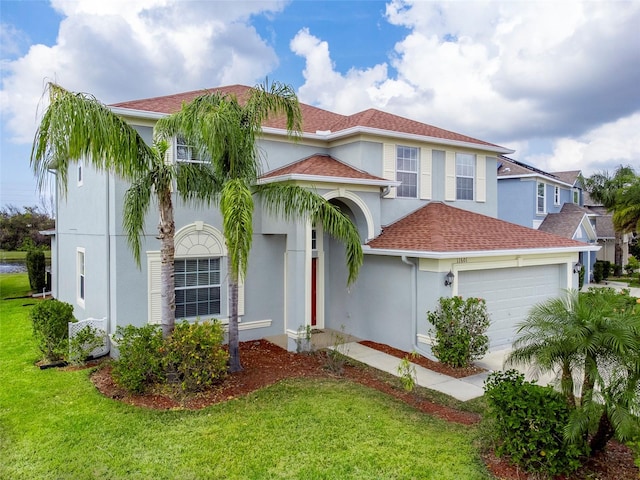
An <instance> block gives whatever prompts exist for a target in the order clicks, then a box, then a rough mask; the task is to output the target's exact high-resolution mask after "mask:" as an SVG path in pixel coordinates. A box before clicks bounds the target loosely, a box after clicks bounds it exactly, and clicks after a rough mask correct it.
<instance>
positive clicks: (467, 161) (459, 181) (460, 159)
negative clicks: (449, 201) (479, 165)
mask: <svg viewBox="0 0 640 480" xmlns="http://www.w3.org/2000/svg"><path fill="white" fill-rule="evenodd" d="M475 174H476V156H475V155H472V154H470V153H456V199H457V200H473V184H474V180H475Z"/></svg>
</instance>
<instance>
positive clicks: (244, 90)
mask: <svg viewBox="0 0 640 480" xmlns="http://www.w3.org/2000/svg"><path fill="white" fill-rule="evenodd" d="M250 90H251V88H250V87H247V86H244V85H231V86H227V87H218V88H212V89H203V90H194V91H191V92H184V93H178V94H174V95H166V96H163V97H153V98H146V99H142V100H132V101H127V102H120V103H114V104H112V105H111V106H112V107H116V108H124V109H130V110H139V111H145V112H153V113H166V114H170V113H174V112H177V111H178V110H180V108H181V106H182V104H183V103H184V102H189V101H191V100H193V99H194V98H196V97H198V96H200V95H204V94H206V93H211V92H214V91H215V92H220V93H226V94H230V95H235V96H236V97H238V99H239V100H241V101H242V98H243V97H246V96H247V95H248V94H249V91H250ZM300 108H301V110H302V118H303V127H302V130H303V131H304V132H305V133H317V132H319V131H323V132H326V131H330V132H333V133H335V132H340V131H343V130H347V129H349V128H353V127H365V128H373V129H380V130H387V131H392V132H400V133H407V134H414V135H420V136H426V137H433V138H440V139H443V140H451V141H459V142H466V143H471V144H477V145H484V146H489V147H495V148H496V149H497V150H504V148H503V147H500V146H498V145H494V144H492V143H488V142H485V141H483V140H478V139H477V138H472V137H469V136H466V135H462V134H459V133H455V132H451V131H449V130H444V129H442V128H438V127H434V126H433V125H428V124H426V123H421V122H417V121H415V120H410V119H408V118H404V117H400V116H398V115H393V114H391V113H386V112H382V111H380V110H375V109H369V110H365V111H363V112H360V113H356V114H354V115H340V114H338V113H334V112H330V111H328V110H323V109H321V108H317V107H314V106H312V105H307V104H305V103H300ZM263 126H265V127H272V128H280V129H285V128H286V124H285V121H284V117H280V118H273V119H269V120H268V121H267V122H266V123H265V124H264V125H263Z"/></svg>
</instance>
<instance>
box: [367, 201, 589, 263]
mask: <svg viewBox="0 0 640 480" xmlns="http://www.w3.org/2000/svg"><path fill="white" fill-rule="evenodd" d="M368 245H369V246H370V247H372V248H380V249H388V250H412V251H427V252H466V251H491V250H522V249H528V248H532V249H534V248H535V249H539V248H562V247H585V246H587V245H586V244H585V243H582V242H578V241H575V240H571V239H568V238H563V237H559V236H557V235H553V234H550V233H546V232H540V231H538V230H533V229H531V228H527V227H523V226H521V225H515V224H513V223H509V222H505V221H503V220H498V219H497V218H493V217H487V216H485V215H480V214H478V213H473V212H469V211H467V210H462V209H460V208H455V207H451V206H449V205H445V204H444V203H442V202H430V203H428V204H427V205H425V206H424V207H421V208H419V209H418V210H416V211H414V212H413V213H410V214H409V215H407V216H406V217H403V218H401V219H400V220H398V221H397V222H395V223H392V224H391V225H389V226H388V227H386V228H384V229H383V231H382V233H381V234H380V235H379V236H378V237H376V238H374V239H373V240H371V241H370V242H369V243H368Z"/></svg>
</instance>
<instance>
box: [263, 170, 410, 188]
mask: <svg viewBox="0 0 640 480" xmlns="http://www.w3.org/2000/svg"><path fill="white" fill-rule="evenodd" d="M286 181H298V182H314V183H318V182H323V183H348V184H351V185H370V186H374V187H397V186H398V185H400V184H401V183H402V182H399V181H397V180H373V179H366V178H350V177H330V176H324V175H304V174H297V173H288V174H285V175H277V176H274V177H267V178H260V179H258V184H259V185H264V184H267V183H276V182H286Z"/></svg>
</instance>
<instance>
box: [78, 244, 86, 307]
mask: <svg viewBox="0 0 640 480" xmlns="http://www.w3.org/2000/svg"><path fill="white" fill-rule="evenodd" d="M76 272H77V285H76V299H77V302H78V304H79V305H81V306H83V307H84V296H85V269H84V248H78V249H77V251H76Z"/></svg>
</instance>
